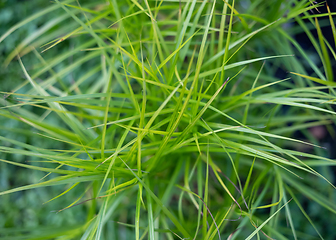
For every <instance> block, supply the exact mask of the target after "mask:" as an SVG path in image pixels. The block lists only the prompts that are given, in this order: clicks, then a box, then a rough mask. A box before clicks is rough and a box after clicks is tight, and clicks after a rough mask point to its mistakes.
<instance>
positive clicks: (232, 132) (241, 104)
mask: <svg viewBox="0 0 336 240" xmlns="http://www.w3.org/2000/svg"><path fill="white" fill-rule="evenodd" d="M293 3H295V4H294V5H293ZM239 4H241V3H240V2H239V1H229V2H226V1H194V0H191V1H147V0H144V1H141V2H138V1H135V0H127V1H122V2H120V1H116V0H109V1H95V2H90V1H71V0H68V1H59V0H55V2H54V3H52V4H51V5H50V7H48V8H46V9H43V10H41V11H40V12H38V13H36V14H35V15H32V16H31V17H30V18H27V19H25V20H23V21H22V22H20V23H18V24H16V25H14V26H13V27H12V28H10V29H9V30H8V31H7V32H6V33H5V34H3V35H2V36H1V37H0V43H1V42H3V41H6V39H7V38H8V37H9V36H10V34H13V33H14V32H15V31H16V30H17V29H18V28H21V27H23V26H24V25H25V24H28V23H29V22H30V21H33V20H35V19H38V18H39V17H43V18H44V19H48V20H47V21H46V22H45V23H44V24H42V25H41V26H40V28H39V29H38V30H36V31H35V32H34V33H33V34H31V35H29V36H27V38H26V39H24V40H23V41H22V43H21V44H19V45H18V46H17V48H16V49H15V50H14V51H13V52H12V53H10V54H9V55H8V56H7V57H6V59H5V60H4V61H3V64H5V65H8V64H19V65H20V67H21V69H22V73H23V74H24V79H25V80H23V81H22V84H20V85H19V86H16V87H15V88H14V89H13V90H12V91H11V92H2V93H3V94H4V96H5V97H4V98H3V99H2V100H1V102H2V105H3V106H2V108H1V110H0V115H1V116H2V118H3V119H7V120H9V119H10V121H17V122H20V123H21V124H20V125H19V126H20V127H21V126H26V127H27V126H29V127H28V128H27V131H24V132H22V133H20V135H25V136H28V137H34V138H38V139H40V141H45V142H49V143H50V145H49V147H44V146H43V145H42V146H40V145H39V144H35V143H34V142H29V143H26V142H24V141H18V140H17V139H15V138H11V137H9V136H10V134H8V133H15V134H16V135H17V134H18V133H17V132H18V131H17V129H2V131H4V132H6V133H7V135H4V136H1V137H0V139H1V141H2V143H4V144H3V145H2V146H1V147H0V150H1V152H2V153H3V154H4V155H5V156H6V159H5V158H4V159H1V160H0V161H1V162H3V163H6V164H12V165H16V166H19V167H24V168H28V169H33V170H36V171H37V172H44V174H45V175H44V176H43V177H42V178H41V179H40V181H36V182H34V183H31V184H28V185H24V186H21V187H17V188H12V189H8V190H5V191H2V192H1V193H0V194H1V195H6V194H10V193H16V192H20V191H24V190H28V191H31V190H32V189H38V188H40V187H50V188H53V187H54V186H59V185H60V186H62V188H63V190H62V191H59V194H57V195H56V196H51V199H50V200H49V201H48V203H46V204H49V202H51V201H58V203H59V204H57V206H58V209H56V212H58V213H59V214H65V213H66V212H67V211H71V210H73V211H81V212H84V213H85V214H86V217H85V219H84V218H82V219H81V220H78V222H77V224H76V225H73V226H72V228H71V229H69V226H64V225H60V226H58V227H57V229H56V228H55V229H54V230H55V231H50V229H49V228H48V226H43V224H41V226H38V227H36V228H34V229H29V230H27V229H25V232H24V233H23V232H22V231H20V230H19V229H16V230H13V231H8V229H6V231H4V234H3V237H7V239H17V238H16V237H19V236H20V235H22V234H24V235H25V236H26V237H27V238H29V239H41V238H43V239H49V238H56V237H60V238H62V239H113V238H115V239H134V238H135V239H144V238H148V239H224V238H227V239H242V238H245V239H252V238H253V237H254V236H257V237H258V239H259V238H260V237H265V238H276V239H287V238H291V239H292V238H294V239H299V238H306V237H309V236H308V235H312V236H317V237H320V238H321V239H323V237H322V236H324V237H326V238H327V237H328V236H329V234H331V233H330V232H326V231H321V229H318V228H319V227H318V226H316V225H318V224H317V223H315V222H314V221H313V220H312V219H311V218H310V217H309V213H307V209H305V207H304V206H303V204H302V202H303V201H307V199H309V201H312V202H315V203H317V204H318V205H319V206H321V207H323V208H324V209H326V211H327V212H328V214H335V213H336V209H335V204H334V201H333V198H334V197H335V192H334V188H335V186H334V185H333V183H332V177H331V176H328V166H332V165H335V161H334V160H331V159H329V158H328V157H326V156H324V155H325V152H326V151H327V150H325V149H323V148H322V147H320V146H319V143H318V142H314V138H313V137H312V134H311V133H310V132H309V131H307V128H309V127H312V126H320V125H327V126H329V127H328V129H329V130H330V134H333V131H332V127H331V126H332V124H334V121H335V112H334V111H333V105H334V99H335V94H334V87H335V83H334V82H333V73H332V68H331V63H330V62H331V59H330V57H329V53H328V51H331V52H332V54H334V50H333V48H332V47H331V46H330V44H329V43H328V42H326V41H325V39H324V36H323V34H322V31H321V30H320V26H319V21H318V17H320V15H317V16H315V19H316V20H314V21H313V20H312V19H313V17H314V16H310V15H309V14H308V12H309V11H310V10H312V9H315V8H318V7H319V5H317V4H315V5H314V4H313V3H312V2H310V1H294V2H291V3H283V2H282V1H274V3H273V2H272V4H271V3H268V2H267V3H266V2H265V1H254V2H253V3H249V2H246V3H245V5H243V4H242V5H239ZM48 14H55V15H52V16H51V18H48ZM329 17H330V22H331V23H332V21H333V20H332V13H331V12H329ZM303 18H308V19H310V20H312V24H314V26H315V27H316V29H317V31H318V36H319V39H318V41H316V40H315V39H314V38H311V41H312V42H313V44H314V46H315V47H316V51H317V53H318V54H319V56H320V58H321V61H322V63H323V66H324V68H323V69H322V70H321V69H320V68H319V66H318V63H317V62H314V61H312V60H311V59H310V58H309V57H308V55H307V54H306V53H305V51H304V50H303V49H302V48H301V47H300V45H299V44H298V43H297V42H296V41H295V40H294V38H293V36H292V35H291V29H292V28H291V27H290V24H291V23H292V22H293V20H294V19H295V20H296V21H297V22H298V23H299V25H300V26H301V29H302V31H305V32H306V33H307V34H309V30H308V29H307V27H306V25H305V23H304V22H303V21H302V19H303ZM284 24H287V25H286V26H288V25H289V28H288V29H284ZM335 42H336V41H335ZM57 49H60V51H57ZM33 55H34V56H35V59H36V60H37V61H38V62H33V63H32V64H31V63H30V62H28V61H27V60H26V59H28V58H29V59H30V58H31V57H32V56H33ZM294 55H295V56H294ZM334 56H335V54H334ZM15 57H17V60H18V61H17V62H14V63H11V62H12V61H13V60H14V58H15ZM299 57H300V58H302V59H304V61H303V60H301V59H299ZM306 65H308V66H309V67H310V68H311V69H312V70H313V71H314V73H313V74H308V73H307V72H308V70H309V71H311V69H307V67H306ZM279 72H283V74H280V75H279ZM286 72H291V74H290V75H286ZM295 132H302V133H303V134H305V136H307V138H306V140H305V139H301V140H300V139H296V138H295V137H294V135H293V134H294V133H295ZM299 149H305V150H304V151H300V150H299ZM314 151H315V152H314ZM14 155H20V156H24V162H17V161H13V160H12V159H13V156H14ZM321 172H323V173H326V174H321ZM319 185H321V186H324V187H323V188H318V189H316V186H319ZM76 189H80V191H79V193H78V194H77V195H76V194H72V193H73V192H74V191H75V190H76ZM66 196H72V197H70V198H68V199H70V200H71V202H68V204H67V205H66V204H65V202H62V200H61V199H62V198H65V197H66ZM74 196H76V197H74ZM41 204H42V203H41ZM76 209H78V210H76ZM298 219H305V221H306V222H307V223H308V224H311V226H312V228H313V229H314V232H311V231H310V230H309V232H308V231H307V230H306V229H302V228H300V225H299V220H298ZM286 220H287V223H288V224H287V225H286Z"/></svg>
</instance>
